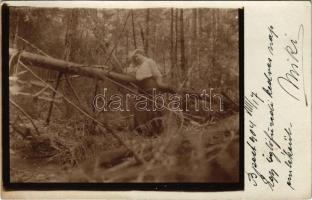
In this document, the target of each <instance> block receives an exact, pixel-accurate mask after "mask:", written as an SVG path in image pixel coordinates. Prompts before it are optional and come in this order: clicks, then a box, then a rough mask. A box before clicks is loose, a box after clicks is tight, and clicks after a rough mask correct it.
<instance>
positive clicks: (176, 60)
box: [174, 8, 179, 81]
mask: <svg viewBox="0 0 312 200" xmlns="http://www.w3.org/2000/svg"><path fill="white" fill-rule="evenodd" d="M178 15H179V9H178V8H177V9H176V15H175V33H176V36H175V52H174V53H175V61H174V63H175V66H174V68H175V72H174V73H175V74H176V75H178V74H179V71H178V70H179V68H178V43H179V42H178V38H179V34H178ZM176 79H178V76H176ZM176 81H178V80H176Z"/></svg>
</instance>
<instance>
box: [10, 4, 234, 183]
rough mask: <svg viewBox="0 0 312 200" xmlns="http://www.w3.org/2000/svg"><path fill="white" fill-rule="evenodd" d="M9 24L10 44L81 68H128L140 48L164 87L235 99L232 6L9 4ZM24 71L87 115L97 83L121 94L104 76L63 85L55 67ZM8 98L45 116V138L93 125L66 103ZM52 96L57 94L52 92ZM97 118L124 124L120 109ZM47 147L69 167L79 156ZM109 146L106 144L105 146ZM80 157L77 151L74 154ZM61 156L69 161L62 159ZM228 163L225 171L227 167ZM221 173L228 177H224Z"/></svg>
mask: <svg viewBox="0 0 312 200" xmlns="http://www.w3.org/2000/svg"><path fill="white" fill-rule="evenodd" d="M9 25H10V38H9V39H10V48H15V49H19V50H25V51H28V52H33V53H36V54H41V55H45V56H51V57H54V58H59V59H63V60H66V61H71V62H75V63H80V64H85V65H87V66H88V65H90V66H91V65H107V66H109V67H111V69H112V70H115V71H117V72H118V71H119V72H120V71H121V68H125V67H127V66H129V60H128V54H129V52H130V51H132V50H134V49H136V48H141V49H144V50H145V52H146V54H147V56H148V57H150V58H152V59H154V60H155V61H156V62H157V64H158V65H159V67H160V69H161V72H162V74H163V76H164V78H165V80H166V82H168V83H169V84H172V85H175V86H176V87H178V86H179V85H181V83H184V86H183V87H185V88H187V89H189V90H191V91H198V92H200V91H201V90H202V89H206V90H209V88H214V89H215V90H216V91H223V92H225V93H226V94H227V95H228V96H229V97H230V98H231V99H232V100H233V101H234V102H236V103H237V104H238V99H239V97H238V95H239V90H238V77H239V60H238V57H239V54H238V53H239V51H238V48H239V47H238V45H239V42H238V39H239V35H238V34H239V30H238V10H237V9H208V8H194V9H177V8H167V9H132V10H129V9H60V8H48V9H43V8H29V7H19V8H17V7H16V8H15V7H11V8H10V24H9ZM116 66H117V67H116ZM31 69H33V70H34V71H35V72H36V73H37V74H38V75H39V76H40V77H41V78H42V79H44V80H45V81H46V82H47V83H50V84H52V85H55V84H56V82H57V79H58V78H60V80H61V81H60V85H59V86H58V90H59V91H61V92H62V93H64V95H65V96H67V97H68V98H69V99H71V100H72V101H74V102H77V103H79V104H80V105H81V106H82V107H84V108H85V109H87V110H89V111H90V112H95V111H94V110H92V100H93V97H94V95H95V94H97V93H99V92H101V89H102V88H104V87H106V88H110V89H111V91H112V92H122V91H121V90H120V88H118V87H117V86H116V85H114V84H113V83H111V82H110V81H109V80H107V81H97V80H93V79H90V78H84V77H76V76H71V77H69V80H70V82H68V81H66V80H67V79H66V80H64V79H62V77H60V74H59V73H58V72H57V71H51V70H45V69H42V68H35V67H32V68H31ZM23 70H24V69H23V68H22V67H19V66H15V67H10V76H12V77H13V76H15V75H16V74H19V73H22V72H23ZM19 79H21V80H24V81H25V80H26V81H31V80H34V78H33V77H32V76H31V75H30V74H23V75H22V76H19ZM34 91H35V89H34V88H29V87H28V88H27V87H25V88H23V92H29V93H33V92H34ZM52 95H53V94H52V92H49V93H47V94H46V96H47V97H51V96H52ZM11 97H12V99H13V98H14V99H15V100H16V102H18V103H19V105H20V106H21V107H22V108H23V109H24V110H25V111H26V112H27V113H28V114H29V115H30V116H31V117H32V118H33V119H36V120H37V122H38V123H39V124H40V123H42V124H43V122H47V120H46V118H47V116H49V117H48V118H49V120H48V121H50V119H51V123H50V126H49V127H48V128H46V127H45V128H43V129H44V130H45V131H44V132H45V134H46V135H49V134H48V133H49V132H54V133H55V132H57V133H58V135H57V136H58V137H60V138H61V137H62V136H60V135H62V134H64V133H60V132H61V131H60V129H62V130H66V132H67V133H68V132H71V131H78V132H79V134H80V133H81V132H82V131H83V135H84V134H85V132H86V133H88V134H91V132H92V131H95V130H96V129H95V128H94V127H93V128H90V127H88V126H87V125H86V124H87V123H86V122H85V119H84V118H83V117H80V116H77V112H76V111H75V110H74V109H73V108H71V106H70V105H68V104H66V103H65V104H62V105H58V104H56V103H55V104H56V105H55V109H54V110H53V111H52V112H51V116H50V114H49V113H48V110H50V109H49V108H50V107H51V103H48V102H49V101H37V100H36V101H34V98H32V97H28V96H27V95H26V96H25V95H24V96H22V97H21V96H12V95H11ZM11 97H10V98H11ZM55 98H58V99H61V97H58V96H57V95H56V96H55ZM14 109H15V108H12V109H11V110H12V112H11V114H10V120H12V121H13V117H14V121H18V118H20V117H18V116H17V117H16V115H17V114H16V113H17V112H16V110H14ZM103 115H104V116H100V117H101V118H99V119H101V120H106V121H110V123H111V124H114V126H115V128H116V127H117V129H120V130H123V128H125V126H126V125H125V122H124V121H119V120H116V119H119V118H118V117H120V115H123V114H120V113H105V114H103ZM112 116H113V117H112ZM62 120H63V121H62ZM64 120H65V121H66V122H64ZM41 121H42V122H41ZM73 124H74V125H73ZM85 126H86V127H87V128H86V129H85ZM82 129H83V130H82ZM91 130H92V131H91ZM92 134H93V133H92ZM93 135H94V134H93ZM14 137H15V136H14ZM48 137H49V138H50V142H51V141H54V140H55V138H54V139H53V140H51V134H50V135H49V136H48ZM55 137H56V136H55ZM71 137H73V136H71ZM67 139H68V138H67ZM74 140H77V138H76V139H73V141H74ZM14 141H15V142H14ZM14 141H13V144H12V145H13V147H14V148H13V149H16V148H17V146H21V144H20V142H16V141H17V140H14ZM83 141H84V143H83V145H87V144H89V143H88V140H87V141H85V139H83ZM177 141H180V140H177ZM76 142H77V141H76ZM85 143H87V144H85ZM14 145H15V146H14ZM51 145H52V144H49V145H46V146H51ZM53 145H54V147H53V148H55V149H54V150H53V151H55V152H58V154H57V153H54V154H53V153H52V154H53V156H52V157H53V158H56V157H57V158H58V159H62V160H63V161H62V162H65V163H71V164H73V163H74V165H76V164H77V163H79V160H83V159H82V158H80V157H79V158H78V157H77V155H76V154H77V152H76V150H75V153H73V152H72V151H73V150H72V149H71V150H70V151H69V152H67V153H66V156H65V154H64V152H61V150H60V149H57V147H56V146H55V145H56V144H53ZM53 145H52V146H53ZM153 145H155V144H153ZM87 146H88V145H87ZM111 146H112V145H106V148H108V147H111ZM113 146H114V145H113ZM53 148H52V149H53ZM137 148H139V147H137ZM12 151H13V150H12ZM45 151H52V150H51V149H50V150H45ZM80 151H81V150H79V152H80ZM56 154H57V156H56ZM68 154H71V155H68ZM73 154H75V156H76V157H75V158H73ZM80 154H83V153H81V152H80ZM50 157H51V156H50ZM69 157H70V158H69ZM82 157H86V156H82ZM66 158H68V160H69V161H68V160H67V161H64V160H66ZM222 162H223V161H222ZM222 162H221V163H222ZM75 163H76V164H75ZM234 163H237V162H236V161H235V162H234ZM176 164H177V163H176ZM236 167H237V166H236ZM234 168H235V167H233V169H232V168H231V169H229V170H234ZM194 169H195V168H194ZM235 169H236V168H235ZM13 171H14V170H13ZM14 173H15V174H14ZM14 173H13V176H15V175H16V174H18V172H17V171H14ZM207 173H208V172H207ZM228 173H230V172H228ZM208 174H209V175H207V177H210V178H211V171H210V172H209V173H208ZM229 176H230V177H231V178H232V179H233V177H232V175H229ZM234 177H236V176H234ZM188 178H189V177H188ZM197 178H198V177H197ZM231 178H230V179H231ZM224 179H226V176H225V177H224ZM232 179H231V180H232ZM234 179H235V178H234ZM22 180H24V179H22ZM174 180H176V179H174ZM187 180H189V179H187ZM194 180H197V179H196V178H195V179H194Z"/></svg>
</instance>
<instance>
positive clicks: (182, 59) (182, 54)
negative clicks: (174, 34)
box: [180, 9, 186, 78]
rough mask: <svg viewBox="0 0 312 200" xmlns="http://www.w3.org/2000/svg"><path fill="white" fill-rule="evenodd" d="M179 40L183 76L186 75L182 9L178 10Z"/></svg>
mask: <svg viewBox="0 0 312 200" xmlns="http://www.w3.org/2000/svg"><path fill="white" fill-rule="evenodd" d="M180 32H181V34H180V42H181V48H180V51H181V70H182V76H181V77H183V78H184V77H185V75H186V59H185V46H184V45H185V43H184V20H183V9H181V10H180Z"/></svg>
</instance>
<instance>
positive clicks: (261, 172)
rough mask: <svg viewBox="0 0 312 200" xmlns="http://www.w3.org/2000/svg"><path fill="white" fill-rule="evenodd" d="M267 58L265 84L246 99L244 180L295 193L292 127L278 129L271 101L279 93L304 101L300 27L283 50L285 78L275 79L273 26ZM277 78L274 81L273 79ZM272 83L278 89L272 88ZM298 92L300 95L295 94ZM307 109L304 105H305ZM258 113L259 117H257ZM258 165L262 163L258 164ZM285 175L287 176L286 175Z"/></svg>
mask: <svg viewBox="0 0 312 200" xmlns="http://www.w3.org/2000/svg"><path fill="white" fill-rule="evenodd" d="M267 29H268V37H267V58H266V65H265V67H264V73H263V75H264V76H263V78H264V80H265V82H264V83H265V84H264V85H263V86H262V87H261V91H260V92H255V91H251V93H250V94H249V95H247V96H245V102H244V108H245V112H246V114H248V116H249V119H248V131H247V133H246V134H247V137H246V144H247V151H249V152H250V155H251V160H250V162H248V164H250V165H251V166H250V168H249V171H246V174H247V178H248V180H249V182H250V183H251V185H252V186H255V187H257V186H259V185H260V184H264V185H266V186H267V187H268V188H270V189H271V191H274V189H275V188H276V186H277V185H287V186H288V187H289V188H290V189H291V190H295V187H294V185H293V182H294V181H293V179H294V174H295V171H294V168H293V165H294V151H293V134H294V131H293V123H292V122H289V123H288V125H287V126H286V127H285V128H284V129H283V130H280V129H277V128H276V126H275V124H276V113H275V112H276V111H275V107H276V104H277V103H278V102H275V101H276V100H275V101H274V93H275V91H276V90H278V89H282V90H283V91H285V92H286V94H287V95H288V96H289V97H290V98H292V99H295V100H298V101H300V100H302V99H305V101H306V97H305V96H306V95H305V88H304V81H303V84H300V83H301V82H300V81H299V80H300V79H301V77H302V80H303V76H302V74H303V68H302V63H303V58H302V55H303V54H302V53H303V52H302V43H303V36H304V32H303V30H304V29H303V26H302V25H301V26H300V28H299V30H298V37H297V38H295V39H289V43H288V44H287V45H286V46H285V48H284V51H286V53H287V54H286V55H287V58H286V59H287V61H288V62H289V63H290V64H289V66H290V68H289V72H287V73H286V74H285V75H284V76H279V75H276V76H274V73H276V74H277V73H280V71H277V70H274V67H275V65H276V64H275V61H274V59H275V57H274V56H275V54H276V51H278V48H277V47H278V45H276V43H277V42H281V41H280V34H279V33H278V32H277V31H276V29H275V27H274V26H273V25H270V26H268V27H267ZM274 77H277V79H274ZM274 81H276V82H277V84H278V86H279V87H276V88H275V87H273V83H274ZM296 90H298V91H301V93H300V92H297V91H296ZM306 105H307V101H306ZM258 113H259V114H258ZM257 115H261V118H262V119H263V121H262V123H261V125H258V124H257V122H258V121H259V120H256V116H257ZM260 161H261V162H260ZM286 171H287V173H286Z"/></svg>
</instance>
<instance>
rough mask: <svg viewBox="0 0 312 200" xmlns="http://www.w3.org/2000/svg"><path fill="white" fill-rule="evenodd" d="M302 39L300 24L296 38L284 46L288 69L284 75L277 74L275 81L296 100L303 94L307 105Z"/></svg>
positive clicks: (302, 31) (302, 32) (302, 28)
mask: <svg viewBox="0 0 312 200" xmlns="http://www.w3.org/2000/svg"><path fill="white" fill-rule="evenodd" d="M303 39H304V27H303V25H302V24H301V25H300V26H299V30H298V36H297V38H296V39H290V40H289V42H288V44H287V45H286V47H285V51H286V52H287V54H288V58H287V61H288V62H289V67H290V69H289V71H288V72H287V73H286V74H285V75H284V76H279V77H278V78H277V82H278V84H279V86H280V87H281V88H282V89H283V91H285V92H286V94H288V95H289V96H290V97H292V98H293V99H295V100H297V101H300V100H301V95H302V94H303V98H304V101H305V105H306V106H308V100H307V94H306V91H305V81H304V68H303ZM301 74H302V75H301ZM301 76H302V77H301ZM300 78H302V91H301V85H300V84H299V83H300Z"/></svg>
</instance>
